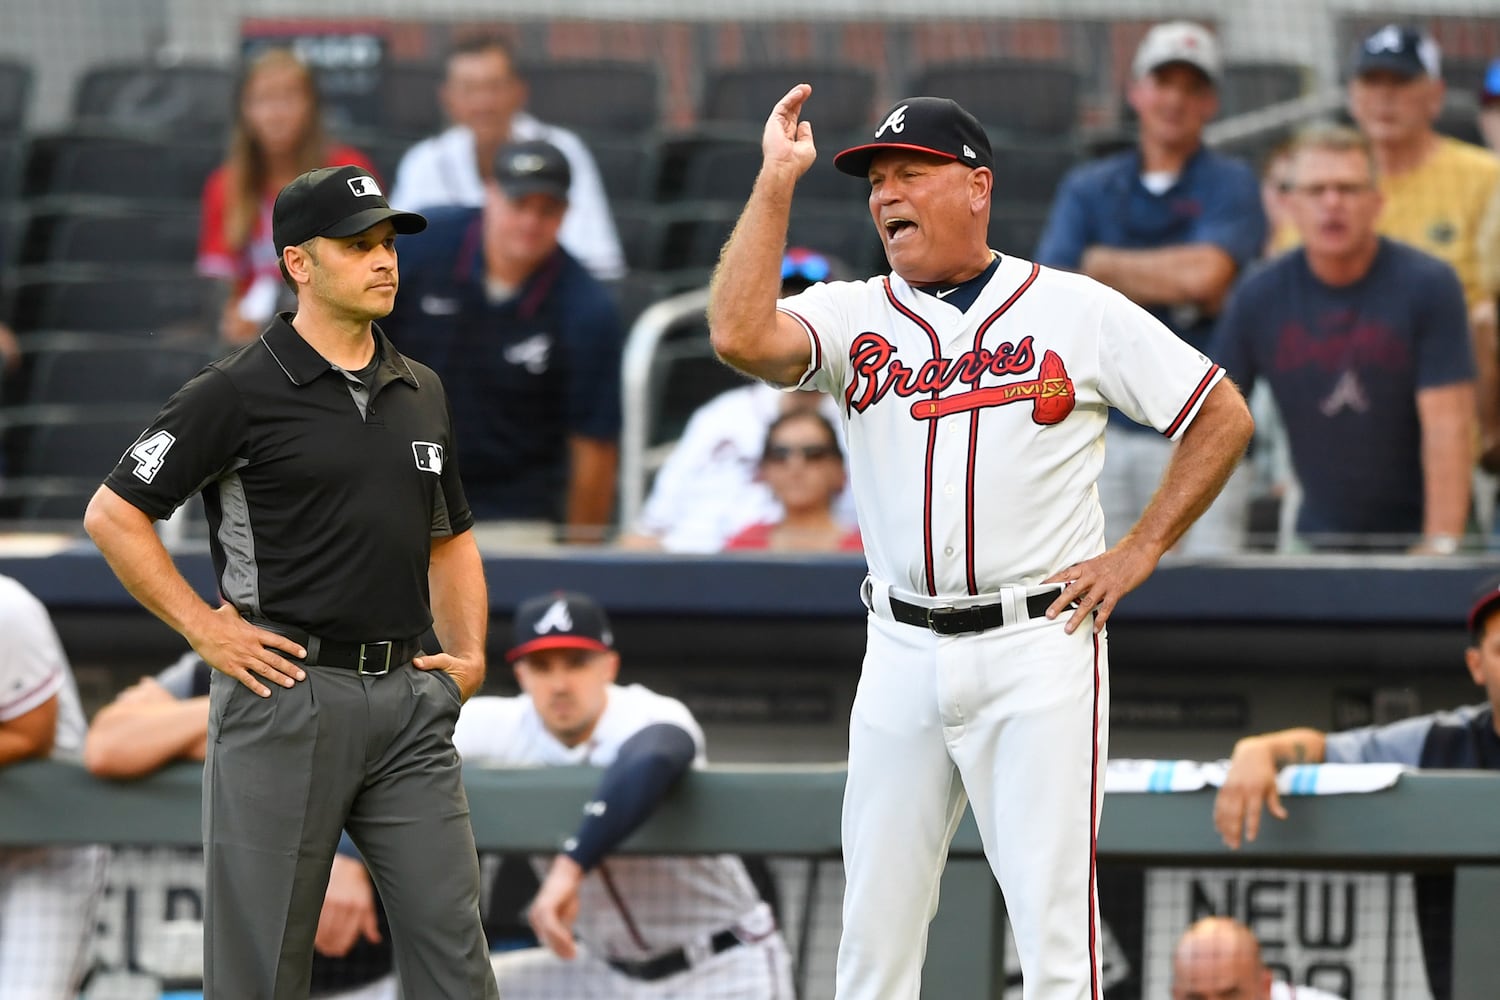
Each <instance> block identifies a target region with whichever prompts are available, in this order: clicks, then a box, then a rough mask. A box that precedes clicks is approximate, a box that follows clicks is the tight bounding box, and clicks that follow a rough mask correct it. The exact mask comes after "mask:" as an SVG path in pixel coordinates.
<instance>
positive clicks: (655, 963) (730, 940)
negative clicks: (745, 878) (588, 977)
mask: <svg viewBox="0 0 1500 1000" xmlns="http://www.w3.org/2000/svg"><path fill="white" fill-rule="evenodd" d="M742 944H744V942H743V941H741V940H740V938H739V935H738V934H736V933H735V932H734V931H720V932H719V933H717V934H715V935H714V936H713V937H711V938H709V939H708V949H709V954H710V955H719V954H722V953H723V952H726V951H728V950H729V949H730V948H738V947H739V946H740V945H742ZM605 961H606V962H607V963H608V964H609V967H610V968H611V969H614V970H615V971H616V972H619V973H622V974H623V975H627V976H629V977H630V978H631V979H639V980H641V981H642V982H645V983H654V982H656V981H657V980H658V979H666V978H667V977H668V976H675V975H677V974H678V973H679V972H686V971H687V970H689V969H691V968H692V967H693V963H692V961H691V960H690V959H689V958H688V953H687V949H686V948H678V949H677V950H676V951H669V952H666V953H665V954H662V955H657V956H656V957H655V958H643V959H641V960H640V961H639V962H632V961H630V960H629V959H624V958H607V959H605Z"/></svg>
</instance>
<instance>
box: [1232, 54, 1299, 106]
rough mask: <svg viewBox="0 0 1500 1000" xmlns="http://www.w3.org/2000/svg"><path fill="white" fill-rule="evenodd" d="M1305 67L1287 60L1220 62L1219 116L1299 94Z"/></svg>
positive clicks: (1274, 102)
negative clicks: (1221, 67)
mask: <svg viewBox="0 0 1500 1000" xmlns="http://www.w3.org/2000/svg"><path fill="white" fill-rule="evenodd" d="M1308 79H1309V72H1308V70H1307V68H1306V67H1304V66H1301V65H1299V64H1297V63H1289V62H1231V63H1225V64H1224V79H1223V80H1222V82H1221V83H1220V84H1219V117H1220V118H1230V117H1233V116H1234V115H1238V114H1243V113H1245V112H1246V111H1254V110H1256V109H1257V108H1264V107H1267V106H1268V105H1272V104H1280V103H1281V102H1282V101H1290V100H1292V99H1293V98H1296V97H1300V96H1302V94H1303V93H1305V92H1306V90H1307V81H1308Z"/></svg>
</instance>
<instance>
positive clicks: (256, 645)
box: [188, 603, 307, 698]
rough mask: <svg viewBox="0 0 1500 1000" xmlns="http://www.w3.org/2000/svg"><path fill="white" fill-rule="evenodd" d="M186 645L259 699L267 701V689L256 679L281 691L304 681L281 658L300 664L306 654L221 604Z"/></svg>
mask: <svg viewBox="0 0 1500 1000" xmlns="http://www.w3.org/2000/svg"><path fill="white" fill-rule="evenodd" d="M188 641H189V642H190V643H192V646H193V649H194V651H196V652H197V654H198V655H199V656H201V657H203V659H204V662H206V663H207V664H208V665H209V666H211V667H213V668H214V669H215V670H217V671H219V672H220V673H223V674H228V675H229V676H230V677H233V678H234V679H235V680H237V681H239V682H240V683H241V684H243V685H245V687H247V688H249V689H250V690H251V691H254V692H255V693H256V694H258V695H260V696H261V697H262V698H268V697H270V695H271V689H270V688H268V687H266V686H265V685H264V684H262V683H261V682H260V681H259V680H257V679H256V677H257V675H259V676H260V677H264V678H265V679H266V680H268V681H270V682H271V683H273V684H278V685H280V686H281V687H291V686H292V685H293V684H295V683H297V682H298V681H300V680H304V679H305V678H306V677H307V673H306V672H305V671H304V670H303V669H302V668H301V667H299V666H298V665H297V664H296V663H294V662H292V661H291V660H288V659H287V658H286V657H285V656H282V655H281V653H286V654H288V655H290V656H295V657H296V658H297V659H299V660H300V659H301V658H302V657H304V656H306V655H307V650H305V649H303V648H302V647H301V646H299V645H297V644H296V643H295V642H293V641H292V640H290V639H288V638H287V637H286V636H284V635H279V634H277V633H275V632H272V631H270V630H269V629H263V628H257V627H256V626H254V625H251V624H250V623H249V622H247V621H245V619H243V618H241V617H240V613H239V611H238V610H237V609H236V608H235V606H234V605H232V604H228V603H226V604H221V605H220V606H219V607H218V609H217V610H215V611H214V612H213V613H212V614H210V615H208V616H206V618H205V619H204V621H203V622H202V624H201V625H200V627H199V628H198V629H196V630H195V631H194V633H193V634H192V635H190V636H188ZM277 650H280V651H281V653H278V652H277Z"/></svg>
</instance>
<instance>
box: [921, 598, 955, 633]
mask: <svg viewBox="0 0 1500 1000" xmlns="http://www.w3.org/2000/svg"><path fill="white" fill-rule="evenodd" d="M957 610H958V609H957V608H955V607H954V606H953V605H951V604H945V605H943V606H942V607H940V608H928V609H927V613H926V614H925V615H923V617H924V618H926V619H927V630H928V631H929V632H931V633H932V634H933V635H945V634H946V633H944V632H939V631H938V630H937V626H936V625H934V624H933V622H932V616H933V615H941V614H947V613H948V612H950V611H957Z"/></svg>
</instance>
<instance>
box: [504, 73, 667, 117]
mask: <svg viewBox="0 0 1500 1000" xmlns="http://www.w3.org/2000/svg"><path fill="white" fill-rule="evenodd" d="M521 73H522V75H523V76H524V77H525V78H526V84H527V89H528V94H529V96H528V97H527V99H526V110H527V111H529V112H530V113H531V114H533V115H535V116H536V117H537V118H539V119H541V120H542V121H544V122H547V123H548V124H551V125H561V126H563V127H565V128H570V129H577V130H578V131H580V132H583V133H586V134H588V135H598V134H608V135H636V136H638V135H641V134H642V133H645V132H650V131H652V130H654V129H655V128H656V127H657V126H658V125H659V124H660V122H661V78H660V75H659V74H658V73H657V70H656V67H655V66H654V65H652V64H650V63H642V62H608V61H601V60H596V59H589V60H577V61H569V60H559V61H555V62H546V63H533V64H527V65H525V66H523V67H522V68H521Z"/></svg>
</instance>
